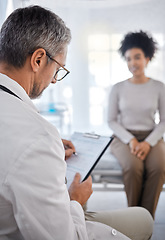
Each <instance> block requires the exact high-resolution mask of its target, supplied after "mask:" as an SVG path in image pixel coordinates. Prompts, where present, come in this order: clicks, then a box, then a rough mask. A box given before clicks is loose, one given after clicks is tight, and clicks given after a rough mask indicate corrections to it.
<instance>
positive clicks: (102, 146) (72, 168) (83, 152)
mask: <svg viewBox="0 0 165 240" xmlns="http://www.w3.org/2000/svg"><path fill="white" fill-rule="evenodd" d="M71 141H72V143H73V144H74V146H75V148H76V152H77V155H72V156H71V157H70V158H69V159H67V160H66V163H67V171H66V178H67V187H68V188H69V187H70V184H71V183H72V181H73V179H74V176H75V174H76V172H79V173H80V175H81V181H84V180H85V179H86V178H87V177H88V176H89V175H90V173H91V171H92V170H93V169H94V167H95V166H96V164H97V162H98V161H99V159H100V158H101V156H102V155H103V153H104V152H105V150H106V149H107V147H108V146H109V144H110V143H111V141H112V138H111V137H104V136H99V135H97V134H90V133H85V134H84V133H80V132H75V133H74V134H73V135H72V137H71Z"/></svg>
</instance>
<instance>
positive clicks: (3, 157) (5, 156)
mask: <svg viewBox="0 0 165 240" xmlns="http://www.w3.org/2000/svg"><path fill="white" fill-rule="evenodd" d="M70 39H71V35H70V30H69V29H68V28H67V27H66V26H65V24H64V22H63V21H62V20H61V19H60V18H59V17H58V16H57V15H55V14H54V13H52V12H51V11H48V10H46V9H44V8H41V7H39V6H32V7H27V8H22V9H17V10H15V11H14V12H13V13H12V14H11V15H10V16H9V17H8V18H7V20H6V21H5V22H4V24H3V26H2V29H1V33H0V88H1V89H0V132H1V134H0V166H1V167H0V239H2V240H6V239H13V240H78V239H79V240H87V239H91V240H92V239H96V240H97V239H98V240H99V239H104V240H107V239H123V240H124V239H129V238H128V237H130V238H132V239H138V240H139V239H149V237H150V236H151V234H152V227H153V222H152V218H151V216H150V214H149V213H148V212H147V210H145V209H142V208H132V209H127V210H123V211H121V214H120V211H118V212H117V214H116V215H115V213H113V214H112V215H108V217H107V219H109V222H106V223H105V224H103V223H102V222H103V220H101V219H100V220H99V219H97V217H96V218H95V217H93V219H91V220H94V221H85V215H84V212H83V209H82V206H83V205H84V204H85V202H86V201H87V200H88V199H89V197H90V195H91V193H92V181H91V177H89V178H88V179H87V180H86V181H85V182H83V183H80V175H79V174H76V176H75V178H74V181H73V183H72V185H71V187H70V189H69V191H68V190H67V187H66V184H65V173H66V162H65V157H66V158H67V157H68V155H70V154H71V153H72V152H70V153H68V152H67V154H66V155H67V156H65V151H64V146H63V145H64V144H69V143H68V142H67V141H63V143H64V144H63V143H62V141H61V139H60V136H59V133H58V131H57V130H56V128H55V127H54V126H52V125H51V124H50V123H48V122H47V121H46V120H44V119H43V118H42V116H40V114H39V113H38V112H37V110H36V108H35V106H34V105H33V103H32V101H31V99H34V98H36V97H38V96H40V95H41V94H42V92H43V91H44V89H45V88H47V87H48V85H49V84H50V83H53V84H54V83H56V81H58V80H62V79H63V78H64V77H65V76H66V75H67V74H68V73H69V71H68V70H67V69H66V68H65V67H64V66H65V61H66V55H67V46H68V44H69V42H70ZM71 148H72V151H74V147H73V146H72V147H71ZM100 216H101V215H100ZM111 216H116V218H115V217H114V218H112V217H111ZM122 216H123V217H122ZM96 221H97V222H96ZM99 221H100V222H99ZM109 223H110V224H111V223H112V225H113V227H115V226H116V228H117V229H118V230H119V231H121V232H122V233H123V234H126V235H127V236H128V237H126V236H124V235H123V234H122V233H120V232H118V231H117V230H115V229H113V228H111V227H110V226H108V224H109Z"/></svg>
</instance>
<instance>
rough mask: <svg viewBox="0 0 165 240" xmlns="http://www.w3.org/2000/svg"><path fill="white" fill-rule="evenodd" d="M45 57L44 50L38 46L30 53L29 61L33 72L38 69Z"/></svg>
mask: <svg viewBox="0 0 165 240" xmlns="http://www.w3.org/2000/svg"><path fill="white" fill-rule="evenodd" d="M45 57H46V51H45V50H44V49H43V48H38V49H37V50H35V51H34V52H33V53H32V56H31V60H30V63H31V67H32V69H33V71H34V72H37V71H38V70H39V68H40V67H41V65H42V63H43V60H44V59H45Z"/></svg>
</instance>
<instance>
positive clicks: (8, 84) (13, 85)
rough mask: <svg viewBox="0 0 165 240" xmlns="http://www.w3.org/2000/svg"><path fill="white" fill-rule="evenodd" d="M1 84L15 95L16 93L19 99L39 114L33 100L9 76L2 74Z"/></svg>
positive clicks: (0, 76)
mask: <svg viewBox="0 0 165 240" xmlns="http://www.w3.org/2000/svg"><path fill="white" fill-rule="evenodd" d="M0 84H1V85H3V86H5V87H6V88H8V89H10V90H11V91H12V92H13V93H15V94H16V95H17V96H18V97H19V98H21V99H22V101H23V102H25V103H27V104H28V105H30V106H31V107H32V108H33V109H34V110H35V111H37V112H38V110H37V108H36V107H35V105H34V104H33V102H32V100H31V99H30V98H29V96H28V95H27V93H26V91H25V89H24V88H23V87H22V86H21V85H20V84H18V83H17V82H16V81H14V80H13V79H11V78H9V77H8V76H6V75H4V74H2V73H0Z"/></svg>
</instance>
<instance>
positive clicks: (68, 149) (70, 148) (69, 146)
mask: <svg viewBox="0 0 165 240" xmlns="http://www.w3.org/2000/svg"><path fill="white" fill-rule="evenodd" d="M62 142H63V145H64V148H65V160H67V159H68V158H69V157H71V156H72V154H73V153H74V152H75V151H76V150H75V147H74V145H73V143H72V142H71V141H69V140H66V139H62Z"/></svg>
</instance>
